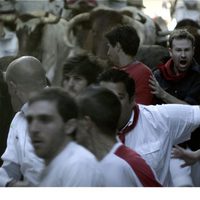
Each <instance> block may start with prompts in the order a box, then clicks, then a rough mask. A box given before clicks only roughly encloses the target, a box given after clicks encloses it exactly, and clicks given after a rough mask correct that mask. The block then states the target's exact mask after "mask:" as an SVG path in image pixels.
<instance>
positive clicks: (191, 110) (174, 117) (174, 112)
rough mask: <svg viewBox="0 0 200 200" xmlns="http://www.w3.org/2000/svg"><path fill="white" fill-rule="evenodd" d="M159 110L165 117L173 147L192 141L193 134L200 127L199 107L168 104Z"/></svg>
mask: <svg viewBox="0 0 200 200" xmlns="http://www.w3.org/2000/svg"><path fill="white" fill-rule="evenodd" d="M159 109H161V110H160V111H161V112H159V113H160V114H161V115H165V116H164V117H163V119H165V122H163V123H165V124H166V127H168V133H169V134H171V137H170V138H171V139H172V143H173V145H174V144H179V143H182V142H184V141H186V140H188V139H190V136H191V133H192V132H193V131H194V130H195V129H196V128H198V127H199V125H200V109H199V106H190V105H179V104H166V105H161V106H159Z"/></svg>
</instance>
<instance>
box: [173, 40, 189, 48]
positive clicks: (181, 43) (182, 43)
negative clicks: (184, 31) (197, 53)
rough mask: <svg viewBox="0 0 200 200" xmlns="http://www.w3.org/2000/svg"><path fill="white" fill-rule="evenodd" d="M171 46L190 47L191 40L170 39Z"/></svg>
mask: <svg viewBox="0 0 200 200" xmlns="http://www.w3.org/2000/svg"><path fill="white" fill-rule="evenodd" d="M172 47H180V48H184V47H192V41H191V40H189V39H174V40H173V41H172Z"/></svg>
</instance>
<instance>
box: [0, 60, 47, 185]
mask: <svg viewBox="0 0 200 200" xmlns="http://www.w3.org/2000/svg"><path fill="white" fill-rule="evenodd" d="M6 82H7V84H8V89H9V93H10V95H11V101H12V105H13V108H14V110H15V111H16V112H17V114H16V115H15V117H14V119H13V120H12V122H11V125H10V130H9V133H8V139H7V148H6V150H5V152H4V154H3V155H2V157H1V158H2V160H3V165H2V167H1V168H0V186H2V187H3V186H36V185H37V184H38V181H39V176H40V173H41V171H42V169H43V167H44V163H43V160H41V159H40V158H38V157H37V156H36V155H35V153H34V149H33V146H32V144H31V140H30V138H29V134H28V132H27V122H26V119H25V113H26V108H27V104H26V102H27V100H28V99H29V97H31V96H32V95H33V94H34V93H36V92H38V91H40V90H42V89H44V88H45V87H46V86H47V83H46V77H45V71H44V70H43V68H42V65H41V63H40V61H39V60H38V59H36V58H34V57H32V56H23V57H20V58H18V59H16V60H14V61H13V62H11V63H10V64H9V66H8V68H7V71H6Z"/></svg>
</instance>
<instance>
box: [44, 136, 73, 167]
mask: <svg viewBox="0 0 200 200" xmlns="http://www.w3.org/2000/svg"><path fill="white" fill-rule="evenodd" d="M71 141H72V138H71V137H65V138H63V139H61V142H60V145H58V146H57V147H56V148H54V149H52V150H51V156H49V157H47V158H45V164H46V166H47V165H49V163H50V162H51V161H52V160H53V159H54V158H55V157H56V156H57V155H58V154H59V153H60V152H62V151H63V149H64V148H65V147H66V146H67V145H68V144H69V143H70V142H71Z"/></svg>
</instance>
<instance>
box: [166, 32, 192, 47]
mask: <svg viewBox="0 0 200 200" xmlns="http://www.w3.org/2000/svg"><path fill="white" fill-rule="evenodd" d="M174 39H178V40H180V39H188V40H190V41H191V42H192V46H195V38H194V36H193V35H192V34H191V33H189V32H188V31H187V30H186V29H175V30H174V31H173V32H172V33H171V35H170V37H169V47H170V48H172V43H173V40H174Z"/></svg>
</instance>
